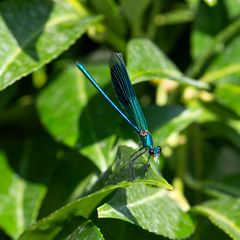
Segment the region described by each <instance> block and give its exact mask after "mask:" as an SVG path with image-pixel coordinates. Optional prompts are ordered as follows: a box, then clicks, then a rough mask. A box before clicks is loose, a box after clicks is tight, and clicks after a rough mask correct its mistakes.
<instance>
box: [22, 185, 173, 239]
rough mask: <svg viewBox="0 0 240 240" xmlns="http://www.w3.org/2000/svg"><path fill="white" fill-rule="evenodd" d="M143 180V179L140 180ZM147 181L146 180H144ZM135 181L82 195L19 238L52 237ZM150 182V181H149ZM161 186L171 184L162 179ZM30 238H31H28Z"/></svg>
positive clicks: (34, 225)
mask: <svg viewBox="0 0 240 240" xmlns="http://www.w3.org/2000/svg"><path fill="white" fill-rule="evenodd" d="M142 182H144V180H142ZM146 182H147V181H146ZM131 184H136V183H135V182H133V183H132V182H130V181H122V182H120V183H118V184H116V185H108V186H106V187H105V188H103V189H101V190H99V191H97V192H94V193H92V194H89V195H87V196H85V197H82V198H80V199H78V200H76V201H74V202H72V203H70V204H68V205H66V206H64V207H62V208H60V209H59V210H57V211H55V212H54V213H52V214H50V215H49V216H47V217H45V218H43V219H41V220H40V221H38V222H37V223H36V224H33V225H32V226H31V227H30V228H29V229H28V230H26V231H25V232H24V233H23V234H22V236H21V237H20V240H23V239H29V238H30V236H32V235H33V234H38V235H40V236H41V237H42V239H44V237H47V236H51V238H49V239H53V238H54V237H55V236H56V235H57V234H59V233H60V230H61V228H62V227H63V226H64V225H66V224H67V223H68V222H69V221H71V220H72V219H74V218H75V217H78V216H82V217H84V218H88V217H89V216H90V214H91V213H92V211H93V210H94V208H95V207H96V206H97V205H98V204H99V203H100V202H101V201H102V200H103V199H104V198H105V197H106V196H107V195H109V194H110V193H111V192H113V191H114V190H116V189H118V188H124V187H127V186H129V185H131ZM150 184H152V182H151V183H150ZM159 185H161V186H162V187H166V188H170V187H171V186H170V185H169V184H168V183H167V182H166V181H165V180H163V181H162V183H159ZM30 239H31V238H30Z"/></svg>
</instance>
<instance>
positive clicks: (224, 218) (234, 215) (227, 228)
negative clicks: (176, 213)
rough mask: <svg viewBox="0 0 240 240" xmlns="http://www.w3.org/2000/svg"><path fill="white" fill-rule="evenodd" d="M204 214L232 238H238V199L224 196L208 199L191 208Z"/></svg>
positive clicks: (239, 211)
mask: <svg viewBox="0 0 240 240" xmlns="http://www.w3.org/2000/svg"><path fill="white" fill-rule="evenodd" d="M193 210H194V211H196V212H197V213H199V214H201V215H204V216H206V217H207V218H209V219H210V220H211V222H212V223H213V224H215V225H216V226H217V227H219V228H220V229H222V230H223V231H224V232H225V233H227V234H228V235H229V236H230V237H231V238H232V239H235V240H238V239H240V199H239V198H238V199H236V198H224V199H218V200H212V201H208V202H206V203H204V204H201V205H197V206H196V207H194V209H193Z"/></svg>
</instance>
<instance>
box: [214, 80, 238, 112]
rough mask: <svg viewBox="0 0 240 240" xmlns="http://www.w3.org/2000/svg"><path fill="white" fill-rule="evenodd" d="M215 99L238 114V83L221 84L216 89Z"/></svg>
mask: <svg viewBox="0 0 240 240" xmlns="http://www.w3.org/2000/svg"><path fill="white" fill-rule="evenodd" d="M215 94H216V98H217V100H218V101H219V102H220V103H221V104H223V105H224V106H226V107H228V108H230V109H231V110H233V111H234V112H235V113H237V114H238V115H239V116H240V102H239V96H240V85H233V84H221V85H219V86H218V87H217V89H216V91H215Z"/></svg>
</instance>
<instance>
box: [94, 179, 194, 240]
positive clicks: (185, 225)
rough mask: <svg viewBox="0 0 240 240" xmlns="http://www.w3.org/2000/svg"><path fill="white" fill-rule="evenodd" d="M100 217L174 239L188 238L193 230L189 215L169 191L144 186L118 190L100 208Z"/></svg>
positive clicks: (139, 185)
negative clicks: (123, 222) (124, 222)
mask: <svg viewBox="0 0 240 240" xmlns="http://www.w3.org/2000/svg"><path fill="white" fill-rule="evenodd" d="M98 216H99V217H100V218H117V219H121V220H124V221H127V222H130V223H132V224H135V225H137V226H140V227H142V228H143V229H145V230H148V231H149V232H153V233H156V234H158V235H163V236H165V237H168V238H171V239H181V238H186V237H188V236H190V235H191V234H192V233H193V231H194V224H193V222H192V220H191V218H190V216H189V215H188V214H187V213H185V212H183V211H182V210H181V209H180V207H179V206H178V205H177V203H176V202H175V201H174V200H173V199H171V198H170V197H169V194H168V191H167V190H164V189H159V188H158V189H156V188H150V187H147V186H146V185H144V184H135V185H132V186H130V187H128V188H126V189H120V190H118V191H117V193H116V194H115V195H114V197H113V198H112V199H111V200H110V201H109V202H108V203H105V204H103V205H102V206H101V207H99V208H98Z"/></svg>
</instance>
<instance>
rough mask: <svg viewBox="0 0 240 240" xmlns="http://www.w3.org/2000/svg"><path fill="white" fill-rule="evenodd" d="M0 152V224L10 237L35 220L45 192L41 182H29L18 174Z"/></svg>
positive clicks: (18, 233)
mask: <svg viewBox="0 0 240 240" xmlns="http://www.w3.org/2000/svg"><path fill="white" fill-rule="evenodd" d="M7 160H8V159H7V155H6V154H5V153H4V152H0V169H1V174H0V182H1V184H0V226H1V228H2V229H3V230H4V231H5V232H6V233H7V234H8V235H9V236H11V237H12V238H17V237H18V236H19V235H20V234H21V233H22V232H23V231H24V229H25V228H26V227H28V226H29V225H30V224H32V223H33V222H35V221H36V218H37V214H38V211H39V208H40V205H41V202H42V199H43V197H44V196H45V193H46V188H45V187H44V185H42V184H37V183H30V182H27V181H25V180H24V179H23V178H21V177H20V176H18V175H17V174H16V173H15V172H14V171H13V169H12V168H11V167H10V166H9V164H8V162H7Z"/></svg>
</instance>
